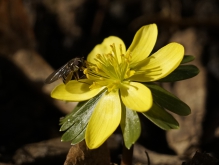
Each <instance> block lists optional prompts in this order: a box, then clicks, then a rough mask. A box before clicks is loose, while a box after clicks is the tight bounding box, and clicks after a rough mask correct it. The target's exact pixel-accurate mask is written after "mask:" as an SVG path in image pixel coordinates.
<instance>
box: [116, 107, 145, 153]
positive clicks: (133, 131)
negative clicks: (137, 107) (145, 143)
mask: <svg viewBox="0 0 219 165" xmlns="http://www.w3.org/2000/svg"><path fill="white" fill-rule="evenodd" d="M120 126H121V129H122V133H123V138H124V143H125V146H126V148H128V149H130V148H131V146H132V144H134V143H135V142H136V141H137V140H138V138H139V136H140V134H141V124H140V120H139V117H138V114H137V112H136V111H132V110H130V109H128V108H127V107H125V106H124V105H123V107H122V119H121V122H120Z"/></svg>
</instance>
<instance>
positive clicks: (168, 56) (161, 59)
mask: <svg viewBox="0 0 219 165" xmlns="http://www.w3.org/2000/svg"><path fill="white" fill-rule="evenodd" d="M183 56H184V47H183V46H182V45H180V44H178V43H170V44H168V45H166V46H164V47H162V48H161V49H159V50H158V51H157V52H156V53H154V54H153V55H151V56H150V57H148V58H147V60H146V61H145V63H144V64H143V63H141V65H138V66H137V67H136V68H135V70H137V71H136V72H135V73H136V74H135V75H134V76H132V77H131V78H130V79H131V80H133V81H141V82H148V81H156V80H159V79H161V78H163V77H166V76H167V75H168V74H170V73H171V72H172V71H174V70H175V69H176V68H177V67H178V66H179V64H180V62H181V61H182V59H183ZM139 70H140V71H141V72H140V74H138V71H139Z"/></svg>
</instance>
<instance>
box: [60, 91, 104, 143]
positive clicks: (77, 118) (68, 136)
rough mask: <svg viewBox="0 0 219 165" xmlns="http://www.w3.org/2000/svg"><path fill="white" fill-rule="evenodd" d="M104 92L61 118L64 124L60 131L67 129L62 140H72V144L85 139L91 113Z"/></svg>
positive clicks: (80, 104)
mask: <svg viewBox="0 0 219 165" xmlns="http://www.w3.org/2000/svg"><path fill="white" fill-rule="evenodd" d="M103 93H104V91H103V92H101V93H100V94H98V95H97V96H95V97H93V98H92V99H90V100H88V101H85V102H81V103H79V104H78V105H77V106H76V108H75V109H74V110H73V111H72V113H71V114H69V115H67V116H66V117H65V118H64V119H62V120H61V124H62V126H61V128H60V131H65V130H67V131H66V132H65V133H64V134H63V135H62V138H61V140H62V141H70V140H71V141H72V144H77V143H78V142H80V141H82V140H83V139H84V135H85V130H86V127H87V124H88V122H89V119H90V117H91V114H92V112H93V110H94V108H95V106H96V104H97V102H98V101H99V99H100V98H101V96H102V95H103Z"/></svg>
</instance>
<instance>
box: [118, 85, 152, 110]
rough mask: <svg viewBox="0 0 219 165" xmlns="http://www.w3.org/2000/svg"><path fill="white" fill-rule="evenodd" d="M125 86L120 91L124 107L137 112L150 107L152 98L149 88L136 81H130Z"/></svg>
mask: <svg viewBox="0 0 219 165" xmlns="http://www.w3.org/2000/svg"><path fill="white" fill-rule="evenodd" d="M125 87H126V88H121V89H120V91H121V98H122V102H123V103H124V104H125V106H126V107H128V108H130V109H132V110H135V111H138V112H145V111H147V110H149V109H150V108H151V106H152V102H153V98H152V95H151V91H150V89H148V88H147V87H146V86H145V85H143V84H140V83H136V82H131V83H130V84H129V85H125Z"/></svg>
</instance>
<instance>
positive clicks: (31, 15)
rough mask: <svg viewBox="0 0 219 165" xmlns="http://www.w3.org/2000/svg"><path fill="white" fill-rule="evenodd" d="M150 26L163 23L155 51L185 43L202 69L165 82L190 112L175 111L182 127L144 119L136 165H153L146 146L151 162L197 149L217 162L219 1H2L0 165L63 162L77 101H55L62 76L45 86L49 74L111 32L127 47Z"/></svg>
mask: <svg viewBox="0 0 219 165" xmlns="http://www.w3.org/2000/svg"><path fill="white" fill-rule="evenodd" d="M150 23H156V24H157V25H158V32H159V33H158V39H157V43H156V45H155V48H154V51H156V50H158V49H159V48H161V47H162V46H164V45H166V44H167V43H169V42H179V43H181V44H183V45H184V47H185V50H186V52H185V53H186V54H188V55H194V56H195V57H196V59H195V61H194V62H193V64H195V65H196V66H198V67H199V69H200V71H201V72H200V74H199V75H198V76H196V77H195V78H192V79H189V80H184V81H181V82H176V83H172V84H163V86H164V87H165V88H166V89H168V90H169V91H171V92H173V93H174V94H176V95H177V96H178V97H179V98H180V99H182V100H183V101H184V102H186V103H187V104H188V105H189V106H190V107H191V109H192V114H191V115H189V116H188V117H179V116H175V117H176V118H177V120H178V121H179V123H180V126H181V128H180V129H179V130H171V131H168V132H165V131H163V130H161V129H160V128H158V127H156V126H155V125H153V124H152V123H151V122H149V121H148V120H147V119H145V118H144V117H142V116H140V118H141V119H142V135H141V137H140V138H139V141H138V144H137V145H136V147H135V150H134V164H147V158H146V155H145V153H144V151H145V150H146V151H147V152H148V153H149V157H150V159H151V165H162V164H167V165H178V164H179V165H180V164H182V162H183V161H186V160H188V159H190V158H191V157H192V156H193V155H194V153H195V152H196V151H201V152H206V153H209V154H211V155H212V156H213V157H215V158H217V159H219V127H218V126H219V101H218V100H219V87H218V84H219V1H217V0H196V1H195V0H194V1H190V0H134V1H133V0H0V139H1V140H0V165H12V164H20V165H24V164H30V165H35V164H41V165H43V164H53V165H60V164H63V162H64V161H65V157H66V155H67V153H68V150H69V148H70V144H69V143H60V136H61V135H62V133H60V132H59V125H58V124H59V118H60V117H62V116H64V115H66V114H67V113H69V112H70V111H71V110H72V108H73V107H74V105H75V104H73V103H64V102H61V101H56V100H52V99H51V98H50V96H49V94H50V92H51V90H52V88H53V87H54V86H55V85H57V84H58V83H60V82H61V81H59V82H56V83H54V84H51V85H45V84H44V80H45V78H46V77H47V76H48V75H49V74H50V73H51V72H52V71H53V70H54V69H58V68H59V67H61V66H62V65H63V64H65V63H66V62H67V61H69V60H70V59H72V58H74V57H82V56H84V57H86V56H87V54H88V53H89V52H90V51H91V50H92V48H93V47H94V46H95V45H96V44H98V43H100V42H102V40H103V39H104V38H105V37H108V36H109V35H116V36H118V37H120V38H122V39H123V40H124V42H125V44H126V46H127V47H128V46H129V45H130V43H131V42H132V39H133V37H134V34H135V32H136V31H137V30H138V29H139V28H140V27H141V26H143V25H146V24H150ZM112 139H114V141H113V142H111V140H112ZM112 139H111V140H109V142H108V143H109V148H110V151H111V158H112V160H111V161H112V162H114V163H119V159H120V154H121V136H120V135H119V134H115V135H114V136H113V137H112ZM115 141H116V144H117V145H115V146H113V145H112V144H114V143H115Z"/></svg>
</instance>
